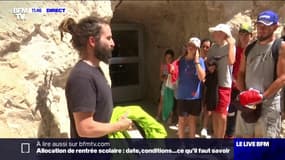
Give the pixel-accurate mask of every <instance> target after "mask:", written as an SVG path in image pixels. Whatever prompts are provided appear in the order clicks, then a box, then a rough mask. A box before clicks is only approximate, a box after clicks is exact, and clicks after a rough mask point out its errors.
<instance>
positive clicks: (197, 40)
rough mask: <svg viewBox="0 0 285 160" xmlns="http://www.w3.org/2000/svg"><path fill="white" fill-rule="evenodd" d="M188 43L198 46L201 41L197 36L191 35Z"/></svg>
mask: <svg viewBox="0 0 285 160" xmlns="http://www.w3.org/2000/svg"><path fill="white" fill-rule="evenodd" d="M188 43H192V44H194V45H195V47H197V48H200V44H201V41H200V39H199V38H197V37H191V38H190V39H189V41H188Z"/></svg>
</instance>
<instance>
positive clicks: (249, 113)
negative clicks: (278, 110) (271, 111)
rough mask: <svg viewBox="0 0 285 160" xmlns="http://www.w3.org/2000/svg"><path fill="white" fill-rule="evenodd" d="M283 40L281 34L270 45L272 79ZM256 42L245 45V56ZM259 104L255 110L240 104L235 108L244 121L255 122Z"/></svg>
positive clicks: (259, 112)
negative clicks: (273, 65) (272, 69)
mask: <svg viewBox="0 0 285 160" xmlns="http://www.w3.org/2000/svg"><path fill="white" fill-rule="evenodd" d="M284 40H285V36H283V37H282V38H279V39H276V40H275V41H274V42H273V44H272V46H271V51H272V57H273V58H274V62H275V67H274V80H275V79H276V78H277V73H276V67H277V61H278V56H279V48H280V46H281V44H282V41H284ZM256 42H257V40H256V41H254V42H252V43H251V44H249V45H248V46H247V47H246V49H245V52H244V54H245V57H246V58H247V56H248V54H249V52H250V50H251V49H252V48H253V47H254V45H255V44H256ZM237 105H238V104H237ZM261 106H262V105H261V104H258V105H257V106H256V109H255V110H251V109H246V108H245V107H242V106H238V107H237V108H239V109H240V110H241V117H242V118H243V119H244V121H245V122H247V123H255V122H257V120H258V119H259V117H260V116H261Z"/></svg>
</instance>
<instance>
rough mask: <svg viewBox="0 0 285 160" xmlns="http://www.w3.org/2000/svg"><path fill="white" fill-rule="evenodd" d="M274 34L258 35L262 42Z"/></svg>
mask: <svg viewBox="0 0 285 160" xmlns="http://www.w3.org/2000/svg"><path fill="white" fill-rule="evenodd" d="M272 35H273V33H271V34H268V35H266V36H263V37H261V36H257V39H258V40H259V41H261V42H262V41H265V40H267V39H269V38H270V37H271V36H272Z"/></svg>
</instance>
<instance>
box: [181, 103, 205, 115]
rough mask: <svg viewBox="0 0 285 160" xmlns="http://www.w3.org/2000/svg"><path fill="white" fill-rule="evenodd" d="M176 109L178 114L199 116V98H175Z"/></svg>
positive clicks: (200, 107)
mask: <svg viewBox="0 0 285 160" xmlns="http://www.w3.org/2000/svg"><path fill="white" fill-rule="evenodd" d="M177 110H178V115H179V116H188V115H189V114H190V115H192V116H199V115H200V113H201V110H202V105H201V99H195V100H180V99H178V100H177Z"/></svg>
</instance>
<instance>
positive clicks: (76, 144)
mask: <svg viewBox="0 0 285 160" xmlns="http://www.w3.org/2000/svg"><path fill="white" fill-rule="evenodd" d="M284 147H285V139H234V140H224V139H183V140H179V139H160V140H159V139H112V140H108V139H0V155H1V157H5V159H9V160H14V159H15V160H16V159H17V160H19V159H20V160H34V159H35V160H37V159H41V160H45V159H47V160H50V159H53V160H57V159H72V160H76V159H78V160H81V159H82V158H83V159H100V160H101V159H111V158H112V159H155V158H158V159H167V160H168V159H173V160H175V159H183V158H185V159H210V160H223V159H225V160H232V159H242V160H247V159H250V160H255V159H258V160H262V159H270V160H274V159H278V160H279V159H284V158H285V152H284ZM1 159H2V158H1Z"/></svg>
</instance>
